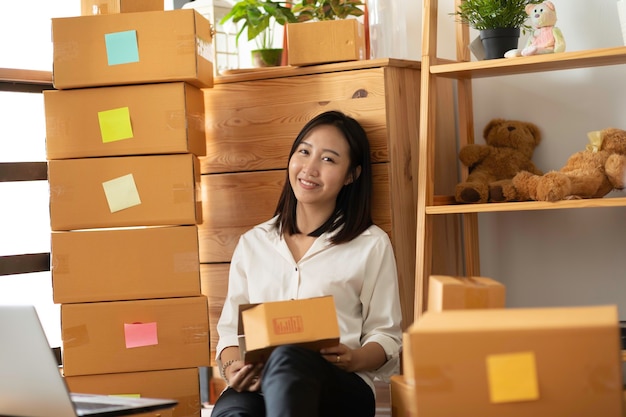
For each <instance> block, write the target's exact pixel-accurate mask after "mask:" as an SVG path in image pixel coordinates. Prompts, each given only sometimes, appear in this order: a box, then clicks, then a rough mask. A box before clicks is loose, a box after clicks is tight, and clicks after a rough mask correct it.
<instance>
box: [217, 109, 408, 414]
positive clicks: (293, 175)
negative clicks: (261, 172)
mask: <svg viewBox="0 0 626 417" xmlns="http://www.w3.org/2000/svg"><path fill="white" fill-rule="evenodd" d="M371 199H372V169H371V161H370V148H369V142H368V139H367V135H366V134H365V131H364V130H363V128H362V127H361V126H360V125H359V123H358V122H357V121H356V120H354V119H353V118H351V117H348V116H346V115H344V114H343V113H341V112H337V111H329V112H326V113H322V114H320V115H318V116H317V117H315V118H314V119H312V120H311V121H310V122H308V123H307V124H306V125H305V126H304V128H303V129H302V131H301V132H300V133H299V134H298V136H297V138H296V140H295V142H294V143H293V146H292V148H291V152H290V153H289V165H288V169H287V180H286V181H285V185H284V188H283V191H282V194H281V196H280V199H279V201H278V205H277V208H276V212H275V217H274V218H273V219H271V220H269V221H267V222H265V223H263V224H260V225H258V226H256V227H254V228H253V229H252V230H250V231H248V232H246V233H245V234H244V235H243V236H242V237H241V238H240V241H239V243H238V245H237V247H236V249H235V252H234V254H233V258H232V261H231V267H230V276H229V284H228V296H227V298H226V302H225V304H224V308H223V310H222V315H221V317H220V320H219V323H218V326H217V328H218V333H219V335H220V340H219V343H218V345H217V362H218V365H219V366H220V367H221V368H220V369H221V372H222V375H223V377H224V378H225V379H226V381H227V382H228V385H229V387H228V388H227V389H226V390H225V391H224V392H223V393H222V395H221V396H220V398H219V399H218V400H217V402H216V404H215V406H214V407H213V412H212V414H211V415H212V417H233V416H250V417H257V416H258V417H260V416H268V417H290V416H294V417H309V416H310V417H319V416H324V417H330V416H337V417H349V416H355V417H368V416H372V417H373V416H374V414H375V409H376V407H375V397H374V385H373V378H374V377H376V376H377V377H380V378H383V379H386V378H388V377H389V376H390V375H391V374H393V373H396V372H397V371H398V357H399V351H400V346H401V340H402V331H401V327H400V320H401V313H400V300H399V295H398V284H397V271H396V264H395V258H394V254H393V249H392V247H391V243H390V241H389V238H388V236H387V234H386V233H385V232H384V231H383V230H381V229H380V228H379V227H378V226H376V225H374V224H373V222H372V218H371V205H372V204H371ZM325 295H332V296H333V297H334V300H335V306H336V310H337V319H338V321H339V328H340V332H341V337H340V343H339V345H337V346H335V347H332V348H326V349H324V350H322V351H321V352H314V351H311V350H307V349H304V348H301V347H298V346H292V345H288V346H281V347H279V348H277V349H275V350H274V351H273V352H272V354H271V355H270V357H269V359H268V361H267V362H266V363H264V364H244V362H243V361H241V360H239V359H240V356H239V355H240V353H239V348H238V347H237V346H238V342H237V317H238V306H239V305H240V304H247V303H261V302H267V301H279V300H288V299H302V298H311V297H318V296H325Z"/></svg>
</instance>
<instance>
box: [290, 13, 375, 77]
mask: <svg viewBox="0 0 626 417" xmlns="http://www.w3.org/2000/svg"><path fill="white" fill-rule="evenodd" d="M287 50H288V51H289V53H288V55H287V61H288V63H289V65H296V66H298V65H312V64H325V63H330V62H343V61H358V60H362V59H367V57H366V56H365V30H364V28H363V24H362V23H360V22H359V21H358V20H356V19H340V20H325V21H320V22H304V23H289V24H287Z"/></svg>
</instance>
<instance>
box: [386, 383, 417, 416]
mask: <svg viewBox="0 0 626 417" xmlns="http://www.w3.org/2000/svg"><path fill="white" fill-rule="evenodd" d="M391 417H417V400H416V397H415V385H411V384H409V383H408V381H406V380H405V379H404V376H403V375H393V376H392V377H391Z"/></svg>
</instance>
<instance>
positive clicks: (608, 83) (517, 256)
mask: <svg viewBox="0 0 626 417" xmlns="http://www.w3.org/2000/svg"><path fill="white" fill-rule="evenodd" d="M401 1H402V2H403V4H404V7H405V9H406V16H411V18H410V21H412V22H414V23H412V24H411V26H412V27H410V28H409V29H407V32H409V33H408V35H409V36H408V39H409V41H410V42H411V43H412V45H411V47H410V58H411V59H418V60H419V59H420V54H421V53H420V51H421V47H420V39H421V33H419V34H416V33H417V32H419V29H418V26H419V25H418V24H417V22H419V21H421V20H418V19H417V18H416V14H420V19H421V13H420V12H421V10H417V8H418V5H417V4H415V3H418V2H416V1H415V0H401ZM439 3H440V6H439V7H440V13H439V22H440V23H439V37H440V39H443V40H442V42H443V45H440V48H439V54H440V56H441V57H446V58H453V57H454V28H453V19H452V17H451V16H449V15H448V13H450V12H452V11H453V9H452V4H453V1H452V0H448V1H444V0H441V1H440V2H439ZM444 3H445V4H444ZM553 3H554V4H555V6H556V10H557V14H558V22H557V26H559V27H560V28H561V30H562V31H563V34H564V36H565V39H566V42H567V50H568V51H576V50H583V49H589V48H602V47H612V46H622V45H624V43H623V39H622V35H621V32H620V28H619V20H618V16H617V9H616V1H615V0H594V1H593V2H592V3H590V2H589V1H585V0H553ZM420 6H421V5H420ZM472 38H473V36H472ZM523 42H524V39H522V40H521V42H520V44H522V45H523ZM625 74H626V66H623V65H622V66H612V67H603V68H592V69H581V70H568V71H559V72H550V73H543V74H529V75H518V76H509V77H499V78H491V79H480V80H476V81H475V82H474V84H473V86H474V89H473V92H474V113H475V128H476V132H475V136H476V138H477V142H480V139H481V138H482V129H483V127H484V126H485V124H486V123H487V122H488V121H489V120H490V119H492V118H495V117H503V118H509V119H517V120H523V121H529V122H533V123H535V124H537V125H538V126H539V127H540V129H541V130H542V132H543V142H542V143H541V145H540V146H539V147H538V148H537V149H536V151H535V155H534V161H535V163H536V164H537V165H538V166H539V168H541V169H542V170H544V171H549V170H553V169H554V170H557V169H559V168H560V167H561V166H562V165H563V164H564V163H565V161H566V160H567V158H568V156H569V155H571V154H572V153H574V152H577V151H579V150H582V149H584V147H585V144H586V142H587V137H586V133H587V132H588V131H592V130H598V129H603V128H606V127H610V126H613V127H618V128H622V129H626V79H625ZM613 195H619V196H622V197H624V196H626V192H616V193H614V194H613ZM479 225H480V255H481V274H482V275H484V276H488V277H492V278H494V279H497V280H499V281H501V282H503V283H504V284H505V285H506V286H507V304H508V305H509V306H510V307H520V306H524V307H531V306H561V305H588V304H604V303H611V304H617V305H618V306H619V310H620V313H621V314H620V315H621V319H623V320H624V319H626V208H611V209H609V208H605V209H595V210H592V209H576V210H570V211H564V210H556V211H552V210H550V211H539V212H519V213H498V214H481V215H479Z"/></svg>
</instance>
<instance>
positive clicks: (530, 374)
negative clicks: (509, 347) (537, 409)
mask: <svg viewBox="0 0 626 417" xmlns="http://www.w3.org/2000/svg"><path fill="white" fill-rule="evenodd" d="M487 378H488V380H489V381H488V382H489V396H490V399H491V402H492V403H507V402H515V401H533V400H538V399H539V383H538V381H537V366H536V364H535V354H534V352H517V353H508V354H499V355H489V356H488V357H487Z"/></svg>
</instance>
